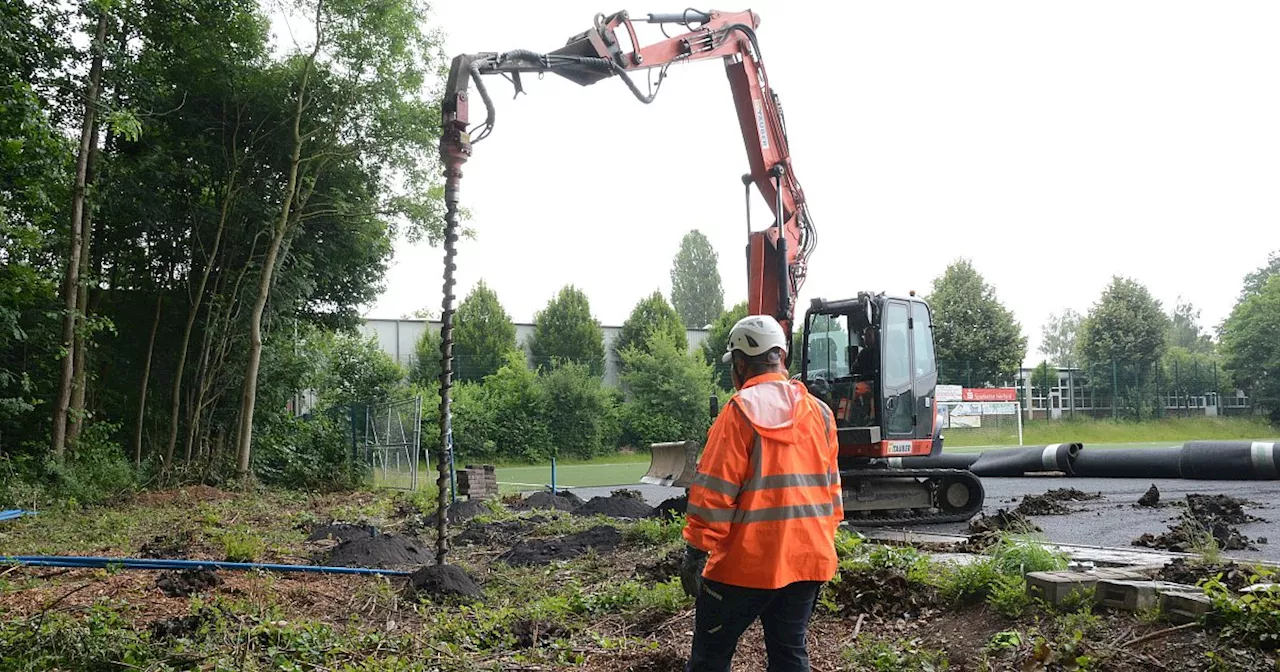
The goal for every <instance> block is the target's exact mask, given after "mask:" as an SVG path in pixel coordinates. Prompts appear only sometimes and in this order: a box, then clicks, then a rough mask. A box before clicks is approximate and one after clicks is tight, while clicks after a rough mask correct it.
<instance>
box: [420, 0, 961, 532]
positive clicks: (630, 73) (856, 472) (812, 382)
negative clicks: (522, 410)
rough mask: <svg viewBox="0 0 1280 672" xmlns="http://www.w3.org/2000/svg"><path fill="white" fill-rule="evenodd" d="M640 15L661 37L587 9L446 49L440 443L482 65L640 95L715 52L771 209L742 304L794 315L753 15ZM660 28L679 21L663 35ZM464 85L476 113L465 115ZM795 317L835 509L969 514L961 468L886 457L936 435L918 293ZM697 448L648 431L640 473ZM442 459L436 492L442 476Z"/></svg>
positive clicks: (770, 103) (790, 240)
mask: <svg viewBox="0 0 1280 672" xmlns="http://www.w3.org/2000/svg"><path fill="white" fill-rule="evenodd" d="M644 22H645V23H649V24H655V25H658V26H660V27H661V28H662V32H663V35H664V37H665V39H663V40H661V41H658V42H655V43H653V44H649V45H647V46H642V45H641V43H640V41H639V40H638V38H637V36H636V21H633V20H632V19H631V18H630V16H629V15H628V14H627V12H617V13H615V14H611V15H607V16H606V15H604V14H598V15H596V17H595V21H594V25H593V26H592V27H591V28H590V29H588V30H586V31H584V32H582V33H579V34H577V35H574V36H573V37H571V38H569V40H568V42H567V43H566V44H565V45H564V46H563V47H560V48H559V49H556V50H554V51H550V52H546V53H543V52H535V51H528V50H513V51H507V52H493V53H477V54H464V55H460V56H457V57H456V58H454V60H453V62H452V65H451V69H450V72H449V77H448V81H447V87H446V90H445V95H444V100H443V106H442V117H443V118H442V121H443V129H442V136H441V140H440V155H441V158H442V161H443V164H444V169H445V202H446V206H447V210H446V213H447V216H446V227H445V285H444V294H445V296H444V303H443V311H442V312H443V315H442V322H443V328H442V330H441V336H442V339H441V340H442V345H441V354H442V363H443V366H442V373H441V388H442V394H441V398H442V400H441V418H442V422H441V443H442V451H443V452H442V454H444V455H448V454H449V448H450V447H451V444H452V440H451V439H452V437H451V429H450V424H451V423H450V422H449V419H450V415H449V405H450V402H449V393H448V390H449V386H450V383H451V361H450V360H451V353H452V315H453V308H452V302H453V299H454V297H453V294H452V290H453V270H454V268H455V266H454V252H455V248H454V245H455V243H456V241H457V226H458V223H457V207H458V199H459V188H460V186H461V180H462V166H463V164H464V163H465V162H466V161H467V160H468V159H469V158H470V157H471V155H472V151H473V148H474V146H475V145H476V144H477V143H479V142H480V141H482V140H484V139H485V138H487V137H488V136H489V134H490V133H491V132H492V131H493V128H494V121H495V117H496V110H495V108H494V104H493V99H492V98H491V97H490V95H489V93H488V90H487V88H486V87H485V83H484V77H485V76H488V75H501V76H504V77H505V78H507V79H508V80H509V81H510V82H511V83H512V84H513V85H514V86H515V89H516V93H517V95H518V94H519V93H522V92H523V84H522V81H521V75H522V74H528V73H537V74H542V73H552V74H556V75H560V76H562V77H564V78H566V79H568V80H570V81H572V82H575V83H577V84H580V85H583V86H589V85H592V84H595V83H597V82H600V81H603V80H607V79H613V78H617V79H620V80H621V81H622V82H623V83H624V84H625V85H626V86H627V87H628V88H629V89H630V90H631V92H632V93H633V94H634V95H635V97H636V98H637V99H638V100H640V101H641V102H643V103H652V102H653V101H654V100H655V98H656V96H657V94H658V91H659V90H660V88H661V85H662V81H663V79H664V78H665V77H667V75H668V71H669V69H670V68H671V67H672V66H673V65H678V64H681V63H686V62H689V63H691V62H695V61H705V60H710V59H719V60H720V61H721V62H722V63H723V64H724V67H725V72H726V74H727V75H728V78H729V84H730V88H731V90H732V93H733V101H734V107H735V108H736V111H737V116H738V122H739V124H740V126H741V129H742V139H743V141H744V143H745V146H746V150H747V159H748V163H749V165H750V172H749V173H748V174H746V175H743V178H742V180H743V184H744V186H745V188H746V189H747V190H748V191H749V190H750V189H751V187H752V185H754V187H755V188H756V189H757V190H758V191H759V193H760V194H761V196H763V197H764V200H765V202H767V203H768V204H769V205H770V209H771V210H772V211H773V215H774V221H773V224H772V225H770V226H769V227H768V228H766V229H763V230H760V231H752V232H750V233H749V234H748V238H747V246H746V252H747V279H748V281H747V286H748V310H749V312H750V313H751V314H768V315H772V316H774V317H775V318H777V320H778V321H779V322H780V323H781V324H782V325H783V328H784V329H786V330H787V333H788V335H790V334H791V333H792V330H793V329H794V318H795V307H796V306H795V304H796V297H797V295H798V293H799V291H800V288H801V286H802V285H803V283H804V280H805V275H806V271H807V263H808V259H809V256H810V255H811V254H812V252H813V249H814V246H815V245H816V243H817V231H816V229H815V228H814V224H813V219H812V217H811V216H810V214H809V208H808V205H807V203H806V202H805V197H804V192H803V191H802V190H801V188H800V183H799V181H798V180H797V179H796V174H795V171H794V169H793V167H792V162H791V152H790V149H789V147H788V143H787V129H786V122H785V119H784V118H783V114H782V108H781V106H780V103H779V101H778V97H777V95H776V94H775V93H774V92H773V89H772V87H771V86H770V84H769V78H768V75H767V74H766V72H765V68H764V62H763V61H762V58H761V52H760V45H759V43H758V41H757V37H756V30H757V28H759V26H760V17H759V16H758V15H757V14H755V13H754V12H751V11H743V12H720V11H705V12H704V11H695V10H692V9H689V10H685V11H683V12H680V13H675V14H648V15H647V16H646V18H645V19H644ZM669 30H675V31H678V32H679V34H677V35H675V36H670V35H668V31H669ZM622 37H626V38H627V41H628V44H626V45H624V43H623V41H622V39H621V38H622ZM655 70H656V81H654V71H655ZM639 74H643V75H644V76H645V77H646V78H647V80H648V82H647V87H646V88H647V91H642V90H641V87H640V86H639V85H638V84H637V79H638V77H634V75H639ZM472 87H474V88H475V90H476V93H478V94H479V96H480V101H481V104H482V105H483V107H484V113H485V114H484V117H483V119H482V120H480V121H479V123H478V125H476V126H475V127H473V126H472V115H471V111H472V107H473V104H474V103H475V101H474V100H473V99H472V98H471V96H470V90H471V88H472ZM748 196H749V194H748ZM749 207H750V199H749V198H748V208H749ZM749 218H750V213H749V212H748V220H749ZM802 330H803V334H804V340H803V347H802V348H801V351H800V352H799V353H791V356H796V355H799V356H800V357H802V360H801V372H800V374H799V377H800V378H801V379H802V380H803V381H804V382H805V384H806V385H807V386H808V387H809V389H810V390H812V391H813V393H814V394H816V395H817V396H819V397H820V398H822V399H823V401H825V402H826V403H827V404H828V405H829V406H830V407H831V409H832V410H833V411H834V412H835V415H836V418H837V426H838V428H837V434H838V436H839V441H840V468H841V479H842V483H843V487H844V502H845V518H846V520H849V521H851V522H852V523H853V524H855V525H865V526H872V525H885V524H904V523H909V524H920V523H928V522H948V521H959V520H967V519H968V518H970V517H971V516H973V515H974V514H975V513H977V512H978V511H979V510H981V508H982V500H983V497H984V493H983V487H982V484H981V482H980V481H979V480H978V478H977V477H976V476H974V475H973V474H972V473H970V472H969V471H967V470H957V469H910V468H902V467H901V466H900V465H901V460H894V459H892V458H901V457H921V456H927V455H936V454H937V453H938V452H939V451H941V449H942V437H941V435H940V432H939V428H938V426H937V417H938V414H937V408H936V403H935V395H934V387H935V385H936V383H937V376H938V367H937V361H936V358H935V355H934V347H933V331H932V317H931V312H930V310H929V306H928V305H927V304H926V302H925V301H923V300H922V299H921V298H919V297H917V296H915V293H914V292H912V293H910V295H908V296H888V295H886V294H885V293H883V292H859V293H857V294H856V296H854V297H853V298H846V299H835V300H826V299H814V300H813V301H812V302H811V304H810V305H809V307H808V309H807V311H806V312H805V315H804V323H803V327H802ZM715 411H716V409H715V404H714V402H713V404H712V412H713V413H714V412H715ZM673 438H687V437H673ZM699 448H700V444H699V443H698V442H682V443H669V444H657V445H655V446H654V447H653V455H652V458H651V459H652V464H651V468H650V470H649V473H648V474H647V475H646V476H645V477H644V478H643V479H642V481H643V482H647V483H656V484H663V485H675V486H687V485H688V484H689V482H690V480H691V478H692V476H693V473H692V472H693V470H694V466H695V465H696V458H697V452H698V450H699ZM443 462H444V461H442V464H441V481H440V483H439V485H440V486H441V492H442V495H443V489H444V487H445V486H446V484H447V480H445V479H446V478H447V476H446V471H445V469H446V466H445V465H444V464H443Z"/></svg>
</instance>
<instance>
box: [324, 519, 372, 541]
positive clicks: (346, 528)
mask: <svg viewBox="0 0 1280 672" xmlns="http://www.w3.org/2000/svg"><path fill="white" fill-rule="evenodd" d="M376 536H378V528H376V527H374V526H372V525H367V524H362V525H353V524H351V523H330V524H328V525H321V526H319V527H317V528H315V529H313V530H311V534H310V535H309V536H308V537H307V541H324V540H326V539H333V540H335V541H339V542H342V541H351V540H353V539H368V538H370V537H376Z"/></svg>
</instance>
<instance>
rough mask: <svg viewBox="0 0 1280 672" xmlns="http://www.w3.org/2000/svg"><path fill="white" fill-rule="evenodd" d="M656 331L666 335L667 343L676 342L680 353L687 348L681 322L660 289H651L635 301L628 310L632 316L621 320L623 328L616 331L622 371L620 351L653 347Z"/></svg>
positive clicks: (621, 353)
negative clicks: (645, 295)
mask: <svg viewBox="0 0 1280 672" xmlns="http://www.w3.org/2000/svg"><path fill="white" fill-rule="evenodd" d="M655 334H661V335H663V336H666V337H668V338H669V339H670V340H669V342H671V343H676V344H677V348H678V350H679V351H680V352H682V353H683V352H684V351H685V350H687V349H688V342H689V337H688V334H687V332H686V331H685V327H684V323H683V322H681V321H680V316H679V315H677V314H676V311H675V309H673V308H672V307H671V305H670V304H668V303H667V300H666V299H664V298H662V293H661V292H654V293H653V294H650V295H649V296H647V297H645V298H644V299H642V300H641V301H640V303H637V304H636V307H635V308H633V309H632V310H631V316H630V317H628V318H627V321H626V322H623V323H622V328H621V329H620V330H619V331H618V338H617V340H615V341H614V342H613V350H614V352H615V353H617V354H618V356H619V357H620V358H622V366H623V369H624V370H625V368H626V366H627V360H626V357H625V356H624V355H623V353H625V352H626V351H627V350H641V351H645V350H648V349H649V348H650V347H652V344H653V336H654V335H655Z"/></svg>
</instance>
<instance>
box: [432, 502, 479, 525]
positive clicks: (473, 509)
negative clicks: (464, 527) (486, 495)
mask: <svg viewBox="0 0 1280 672" xmlns="http://www.w3.org/2000/svg"><path fill="white" fill-rule="evenodd" d="M486 513H489V505H488V504H486V503H485V500H483V499H467V500H463V501H460V502H454V503H453V504H452V505H450V506H449V508H448V509H445V512H444V516H445V518H448V519H449V522H450V523H453V524H455V525H456V524H458V523H463V522H466V521H468V520H471V519H472V518H475V517H476V516H479V515H483V514H486ZM431 519H432V520H435V513H432V514H431Z"/></svg>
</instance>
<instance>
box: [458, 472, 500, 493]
mask: <svg viewBox="0 0 1280 672" xmlns="http://www.w3.org/2000/svg"><path fill="white" fill-rule="evenodd" d="M458 494H459V495H466V496H467V499H486V498H489V497H497V496H498V476H497V474H496V473H494V470H493V465H492V464H478V465H477V464H468V465H467V468H466V469H460V470H459V471H458Z"/></svg>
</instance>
